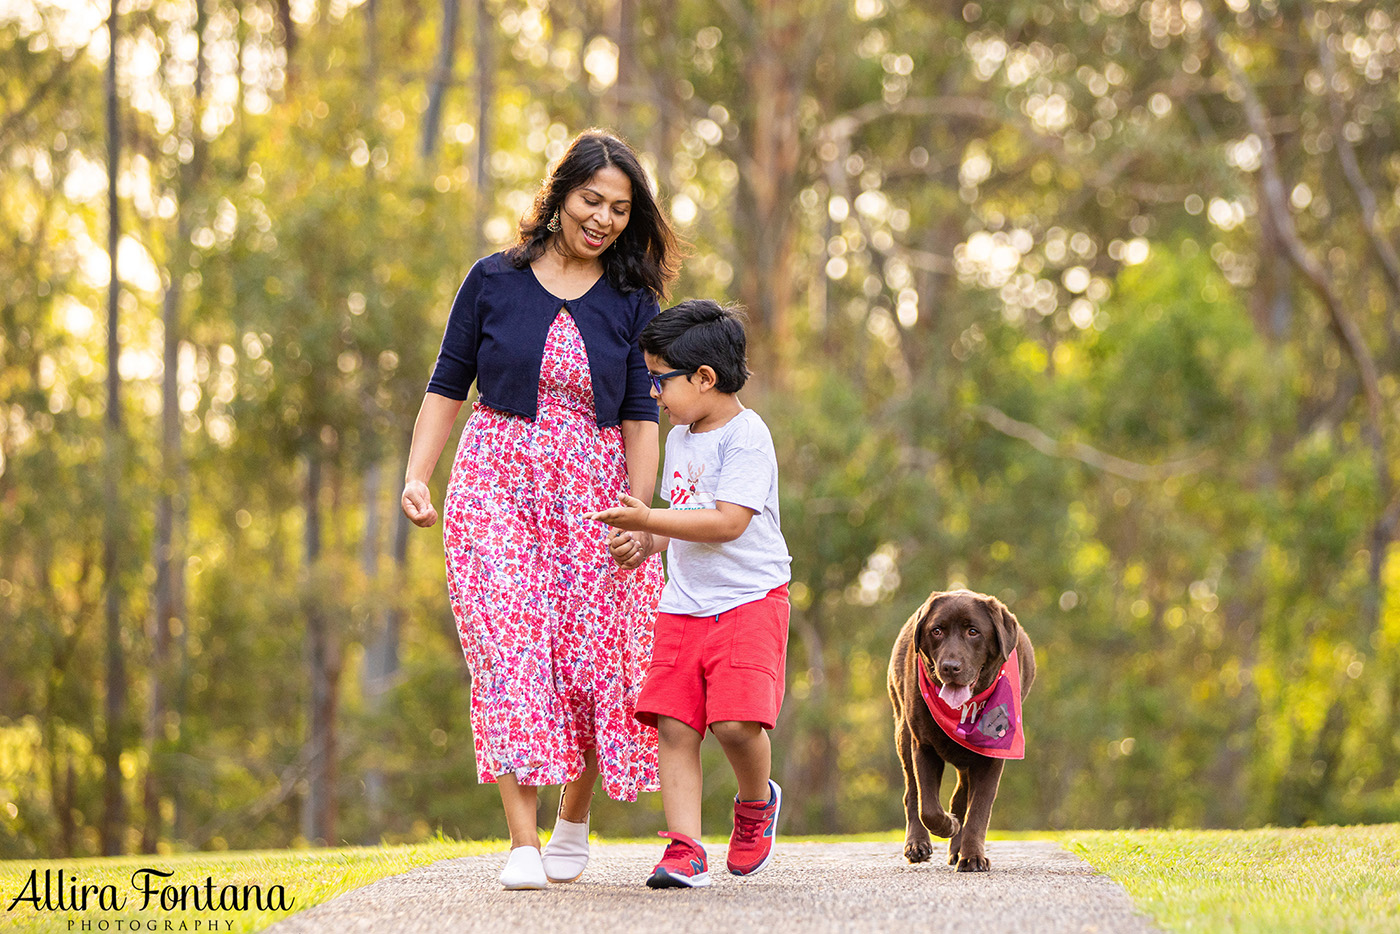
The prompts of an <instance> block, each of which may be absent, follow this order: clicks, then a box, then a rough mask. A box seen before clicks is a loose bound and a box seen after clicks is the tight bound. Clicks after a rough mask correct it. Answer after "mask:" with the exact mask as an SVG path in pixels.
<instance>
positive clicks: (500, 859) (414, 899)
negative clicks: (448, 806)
mask: <svg viewBox="0 0 1400 934" xmlns="http://www.w3.org/2000/svg"><path fill="white" fill-rule="evenodd" d="M724 849H725V848H724V847H723V846H714V847H711V848H710V849H709V856H710V877H711V878H712V879H713V880H714V884H713V885H711V886H710V887H709V888H704V889H665V890H660V891H653V890H651V889H648V888H647V887H646V886H645V885H644V884H643V881H644V880H645V879H646V877H647V875H648V873H650V871H651V867H652V865H653V864H654V863H655V861H656V860H657V858H658V857H659V854H660V852H661V846H660V845H659V844H658V845H657V846H642V845H635V844H633V845H622V844H617V845H608V846H597V845H595V846H594V847H593V860H592V862H591V863H590V864H589V866H588V870H587V871H586V872H585V873H584V875H583V878H581V879H580V880H579V881H577V882H574V883H570V884H566V885H552V886H550V887H549V888H548V889H547V890H544V891H534V892H506V891H504V890H502V889H501V887H500V884H499V882H497V879H496V876H497V874H498V873H499V872H500V869H501V866H503V865H504V864H505V854H504V853H501V854H499V855H492V856H472V857H464V858H461V859H449V860H444V861H442V862H439V863H434V864H432V865H430V866H422V867H419V868H418V869H414V870H412V871H410V872H406V873H404V874H403V875H399V876H393V877H391V878H388V879H383V880H380V881H379V882H376V883H374V884H373V885H369V886H366V887H365V888H362V889H358V890H356V891H353V892H347V893H346V894H344V895H342V896H340V897H339V898H335V899H332V900H331V901H328V902H325V903H324V904H321V905H318V906H316V907H315V908H312V909H309V910H307V911H304V912H302V913H300V914H297V915H293V916H292V917H290V918H287V919H286V920H284V921H281V922H279V923H278V924H275V925H273V926H272V927H270V928H268V929H267V930H268V931H269V932H272V934H313V932H314V934H342V932H344V934H351V932H375V934H379V932H382V934H414V932H425V934H426V932H443V934H447V932H451V934H468V932H476V931H482V932H491V934H517V932H518V934H556V932H557V934H575V932H592V931H598V932H607V934H624V932H634V931H636V932H641V931H646V932H651V931H656V932H666V934H672V932H674V934H691V932H695V934H699V932H700V931H702V930H703V931H708V932H718V934H747V932H749V931H762V932H770V931H771V932H779V931H792V932H801V934H818V932H826V931H872V932H874V931H921V932H940V931H948V932H957V934H997V932H1018V934H1019V932H1027V934H1032V932H1033V934H1055V932H1067V934H1068V932H1073V934H1148V932H1155V931H1156V930H1157V929H1156V928H1155V927H1154V926H1153V925H1152V924H1151V922H1150V921H1149V920H1148V919H1147V918H1146V917H1144V916H1143V915H1141V914H1139V913H1138V912H1137V911H1135V910H1134V908H1133V906H1132V903H1131V902H1130V901H1129V899H1128V896H1127V894H1126V893H1125V892H1124V891H1123V889H1122V888H1121V887H1120V886H1119V885H1118V884H1117V883H1115V882H1113V881H1112V880H1110V879H1109V878H1108V877H1107V876H1104V875H1101V874H1099V873H1098V872H1097V871H1095V870H1094V868H1093V867H1092V866H1090V865H1089V864H1088V863H1085V862H1084V861H1083V860H1081V859H1079V858H1078V857H1077V856H1074V855H1073V854H1072V853H1070V852H1068V851H1067V850H1065V849H1063V848H1062V847H1060V846H1059V845H1057V844H1055V843H1050V842H1047V841H1014V842H996V841H993V842H991V843H989V844H988V855H989V856H990V857H991V860H992V871H991V872H990V873H958V872H955V871H953V869H952V867H950V866H947V865H945V864H943V863H937V862H929V863H924V864H922V865H919V866H911V865H909V864H908V863H906V862H905V861H904V858H903V856H902V855H901V853H902V846H901V844H899V843H783V842H782V841H781V840H780V841H779V842H778V855H777V857H776V858H775V859H774V861H773V864H772V865H771V866H769V867H768V868H767V869H765V870H764V871H763V872H761V873H759V874H758V875H756V876H753V877H751V878H748V879H739V878H738V877H736V876H731V875H730V874H729V873H728V872H726V871H725V869H724ZM716 869H717V870H718V871H716Z"/></svg>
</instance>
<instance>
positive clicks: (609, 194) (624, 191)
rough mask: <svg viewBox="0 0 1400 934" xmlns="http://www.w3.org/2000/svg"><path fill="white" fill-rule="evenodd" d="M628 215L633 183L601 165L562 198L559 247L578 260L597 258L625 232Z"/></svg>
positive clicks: (618, 171)
mask: <svg viewBox="0 0 1400 934" xmlns="http://www.w3.org/2000/svg"><path fill="white" fill-rule="evenodd" d="M631 215H632V180H631V179H629V178H628V177H627V173H625V172H623V171H622V170H621V169H619V168H617V167H616V166H611V165H607V166H603V168H601V169H599V170H598V171H597V172H594V173H593V177H592V178H590V179H589V180H588V181H587V182H585V183H584V184H582V185H580V186H579V187H577V188H575V189H574V190H573V191H571V192H569V193H568V194H567V195H566V196H565V197H564V204H563V206H562V208H561V209H560V211H559V223H560V225H561V228H560V230H559V233H558V234H557V237H558V241H559V244H558V245H559V246H560V247H562V248H563V250H564V251H565V252H566V253H568V254H570V255H572V256H576V257H578V258H580V259H597V258H598V257H600V256H601V255H602V254H603V251H604V250H606V249H607V248H608V247H610V246H612V245H613V243H614V242H615V241H616V240H617V238H618V237H619V236H620V235H621V234H622V232H623V231H624V230H626V229H627V221H628V219H629V218H630V217H631Z"/></svg>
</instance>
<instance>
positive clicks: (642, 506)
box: [584, 493, 651, 532]
mask: <svg viewBox="0 0 1400 934" xmlns="http://www.w3.org/2000/svg"><path fill="white" fill-rule="evenodd" d="M617 500H618V502H620V503H621V504H622V505H621V506H614V507H613V508H611V509H604V510H603V511H602V512H590V513H589V514H588V515H586V516H584V518H585V519H595V520H597V521H598V522H606V523H607V524H608V525H610V526H612V527H613V528H615V529H623V530H624V531H627V532H641V531H644V530H645V529H646V523H647V517H648V516H650V515H651V507H650V506H648V505H647V504H646V503H644V502H642V501H641V500H639V499H637V498H636V497H635V496H628V495H627V494H626V493H623V494H622V495H621V496H619V497H618V498H617Z"/></svg>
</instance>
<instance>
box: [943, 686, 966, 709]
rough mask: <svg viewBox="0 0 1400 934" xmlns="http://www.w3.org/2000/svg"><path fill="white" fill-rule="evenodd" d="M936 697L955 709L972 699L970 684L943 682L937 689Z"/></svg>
mask: <svg viewBox="0 0 1400 934" xmlns="http://www.w3.org/2000/svg"><path fill="white" fill-rule="evenodd" d="M938 697H939V699H940V700H941V701H943V703H945V704H947V705H948V706H949V707H952V708H953V709H954V710H957V709H958V708H959V707H961V706H962V705H963V704H966V703H967V702H968V701H970V700H972V686H971V685H967V684H945V685H943V686H942V687H941V688H939V689H938Z"/></svg>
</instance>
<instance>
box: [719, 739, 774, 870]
mask: <svg viewBox="0 0 1400 934" xmlns="http://www.w3.org/2000/svg"><path fill="white" fill-rule="evenodd" d="M710 728H711V729H712V730H713V731H714V734H715V737H716V738H717V739H719V741H720V745H721V746H723V747H724V754H725V755H726V756H727V757H728V758H729V764H730V765H731V766H732V767H733V768H734V775H735V776H736V777H737V778H738V779H739V794H738V795H737V796H736V797H735V798H734V832H733V833H732V834H730V835H729V853H728V856H727V858H726V860H725V861H726V862H727V863H728V865H729V871H730V872H732V873H734V875H736V876H750V875H753V874H754V873H756V872H758V871H759V870H760V869H763V868H764V867H766V866H767V865H768V864H769V863H771V862H772V861H773V844H774V842H775V841H776V840H777V838H778V813H779V811H781V810H782V806H783V790H782V789H781V788H779V787H778V783H777V782H774V781H771V780H770V779H769V772H770V771H771V767H772V747H771V746H770V745H769V743H768V731H767V730H765V729H763V726H762V725H761V724H759V723H756V722H754V721H750V720H721V721H719V722H717V723H714V724H712V725H711V727H710Z"/></svg>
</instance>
